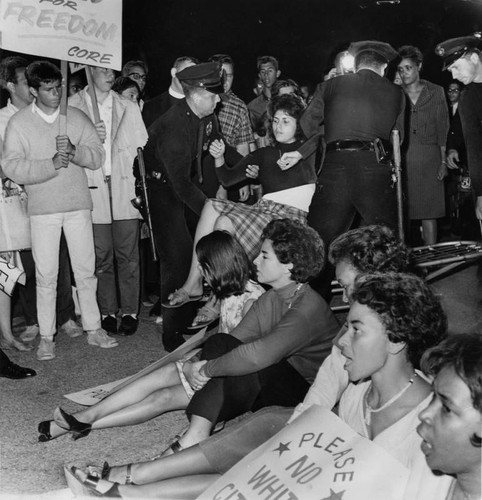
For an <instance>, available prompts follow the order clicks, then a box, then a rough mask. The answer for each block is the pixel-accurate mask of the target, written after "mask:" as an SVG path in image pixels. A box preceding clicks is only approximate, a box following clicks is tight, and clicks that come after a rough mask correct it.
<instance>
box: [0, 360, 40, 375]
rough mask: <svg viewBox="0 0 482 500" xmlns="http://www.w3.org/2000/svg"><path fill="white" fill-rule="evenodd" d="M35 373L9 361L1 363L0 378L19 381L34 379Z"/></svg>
mask: <svg viewBox="0 0 482 500" xmlns="http://www.w3.org/2000/svg"><path fill="white" fill-rule="evenodd" d="M35 375H37V372H36V371H35V370H32V369H30V368H23V367H22V366H18V365H16V364H15V363H12V362H11V361H10V362H9V363H6V364H4V363H2V368H1V369H0V377H5V378H12V379H21V378H29V377H35Z"/></svg>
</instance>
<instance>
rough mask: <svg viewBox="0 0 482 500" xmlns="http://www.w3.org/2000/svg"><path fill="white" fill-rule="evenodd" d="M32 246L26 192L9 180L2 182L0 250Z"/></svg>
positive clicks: (6, 250) (5, 250)
mask: <svg viewBox="0 0 482 500" xmlns="http://www.w3.org/2000/svg"><path fill="white" fill-rule="evenodd" d="M27 248H32V240H31V236H30V218H29V216H28V215H27V193H26V192H25V191H24V190H23V188H22V187H20V186H18V185H17V184H14V183H12V182H11V181H8V180H7V181H3V182H2V193H1V194H0V252H11V251H13V250H24V249H27Z"/></svg>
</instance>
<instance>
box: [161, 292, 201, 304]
mask: <svg viewBox="0 0 482 500" xmlns="http://www.w3.org/2000/svg"><path fill="white" fill-rule="evenodd" d="M202 298H203V295H202V293H201V294H199V295H189V293H188V291H187V290H186V289H185V288H182V287H181V288H178V289H177V290H176V291H174V292H172V293H171V295H169V298H168V300H169V302H163V303H162V307H166V308H167V309H174V308H176V307H182V306H183V305H184V304H187V303H188V302H197V301H199V300H201V299H202ZM173 300H175V301H176V302H175V303H174V304H173V303H172V301H173Z"/></svg>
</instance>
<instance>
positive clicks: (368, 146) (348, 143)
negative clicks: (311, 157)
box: [326, 140, 375, 153]
mask: <svg viewBox="0 0 482 500" xmlns="http://www.w3.org/2000/svg"><path fill="white" fill-rule="evenodd" d="M330 151H375V144H374V142H373V141H352V140H345V141H333V142H329V143H328V144H327V145H326V152H327V153H329V152H330Z"/></svg>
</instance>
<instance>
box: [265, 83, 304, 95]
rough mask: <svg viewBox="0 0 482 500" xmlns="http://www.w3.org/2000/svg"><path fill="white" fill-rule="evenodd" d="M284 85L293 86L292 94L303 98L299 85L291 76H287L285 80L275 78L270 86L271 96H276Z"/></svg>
mask: <svg viewBox="0 0 482 500" xmlns="http://www.w3.org/2000/svg"><path fill="white" fill-rule="evenodd" d="M285 87H293V88H294V93H293V94H294V95H296V96H298V97H300V98H301V99H303V94H302V93H301V90H300V86H299V85H298V84H297V83H296V82H295V81H294V80H292V79H291V78H287V79H286V80H276V81H275V82H274V84H273V87H271V97H272V98H273V97H276V96H278V95H279V92H280V90H281V89H283V88H285Z"/></svg>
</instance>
